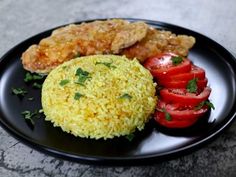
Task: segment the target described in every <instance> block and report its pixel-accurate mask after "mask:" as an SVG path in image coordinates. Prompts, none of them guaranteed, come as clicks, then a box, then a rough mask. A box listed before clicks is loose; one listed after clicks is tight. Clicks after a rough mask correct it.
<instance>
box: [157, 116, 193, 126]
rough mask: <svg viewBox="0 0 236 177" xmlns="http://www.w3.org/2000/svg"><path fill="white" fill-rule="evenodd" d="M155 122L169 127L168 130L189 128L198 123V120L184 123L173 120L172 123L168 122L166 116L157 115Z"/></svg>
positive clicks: (184, 121)
mask: <svg viewBox="0 0 236 177" xmlns="http://www.w3.org/2000/svg"><path fill="white" fill-rule="evenodd" d="M155 120H156V121H157V122H158V123H159V124H160V125H162V126H163V127H167V128H187V127H190V126H192V125H193V124H194V123H195V122H196V121H197V119H196V120H187V121H186V120H183V121H178V120H177V121H176V120H172V121H168V120H166V119H165V116H164V114H158V113H156V114H155Z"/></svg>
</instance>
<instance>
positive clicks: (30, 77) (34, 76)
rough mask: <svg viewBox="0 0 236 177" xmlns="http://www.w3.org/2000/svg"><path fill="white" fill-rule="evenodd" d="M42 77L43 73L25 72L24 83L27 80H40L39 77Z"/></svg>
mask: <svg viewBox="0 0 236 177" xmlns="http://www.w3.org/2000/svg"><path fill="white" fill-rule="evenodd" d="M43 78H44V76H43V75H38V74H31V73H29V72H27V73H26V74H25V78H24V81H25V82H26V83H28V82H31V81H35V80H41V79H43Z"/></svg>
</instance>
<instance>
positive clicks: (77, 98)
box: [74, 92, 84, 100]
mask: <svg viewBox="0 0 236 177" xmlns="http://www.w3.org/2000/svg"><path fill="white" fill-rule="evenodd" d="M83 96H84V95H83V94H81V93H79V92H76V93H75V96H74V99H75V100H79V99H80V98H81V97H83Z"/></svg>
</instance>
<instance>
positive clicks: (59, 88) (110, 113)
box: [42, 55, 157, 139]
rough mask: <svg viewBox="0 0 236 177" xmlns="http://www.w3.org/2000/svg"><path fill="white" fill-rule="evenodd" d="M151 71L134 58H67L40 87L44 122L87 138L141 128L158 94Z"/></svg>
mask: <svg viewBox="0 0 236 177" xmlns="http://www.w3.org/2000/svg"><path fill="white" fill-rule="evenodd" d="M155 86H156V85H155V84H154V83H153V78H152V75H151V74H150V73H149V71H148V70H146V69H145V68H144V67H143V66H142V65H141V64H139V62H138V61H137V60H128V59H127V58H125V57H121V56H115V55H94V56H87V57H80V58H76V59H74V60H71V61H68V62H66V63H64V64H62V65H60V66H58V67H57V68H55V69H54V70H53V71H51V72H50V74H49V75H48V76H47V78H46V80H45V82H44V84H43V88H42V106H43V110H44V114H45V115H46V120H49V121H51V122H53V124H54V126H60V127H61V128H62V130H63V131H65V132H68V133H72V134H73V135H75V136H79V137H86V138H95V139H99V138H104V139H107V138H113V137H115V136H117V137H118V136H123V135H128V134H130V133H133V132H134V131H135V130H136V128H137V129H138V130H142V129H143V128H144V126H145V123H146V122H147V121H148V120H149V118H150V115H151V114H152V113H153V112H154V109H155V106H156V102H157V97H156V96H155Z"/></svg>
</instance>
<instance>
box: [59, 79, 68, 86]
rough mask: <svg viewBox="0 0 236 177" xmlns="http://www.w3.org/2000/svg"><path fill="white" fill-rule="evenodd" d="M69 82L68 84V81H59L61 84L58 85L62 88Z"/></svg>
mask: <svg viewBox="0 0 236 177" xmlns="http://www.w3.org/2000/svg"><path fill="white" fill-rule="evenodd" d="M69 82H70V80H68V79H64V80H61V82H60V83H59V84H60V86H64V85H66V84H68V83H69Z"/></svg>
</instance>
